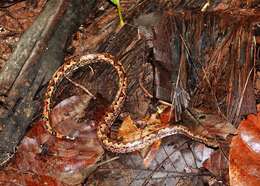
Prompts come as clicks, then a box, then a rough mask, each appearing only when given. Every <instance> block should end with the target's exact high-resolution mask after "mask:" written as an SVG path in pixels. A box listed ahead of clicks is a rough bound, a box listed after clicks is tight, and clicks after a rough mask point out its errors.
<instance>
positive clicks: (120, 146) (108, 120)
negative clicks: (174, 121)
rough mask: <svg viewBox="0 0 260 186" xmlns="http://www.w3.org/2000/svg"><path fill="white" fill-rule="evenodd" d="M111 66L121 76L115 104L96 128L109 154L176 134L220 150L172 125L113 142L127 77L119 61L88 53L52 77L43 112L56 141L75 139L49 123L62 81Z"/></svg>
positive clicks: (199, 137)
mask: <svg viewBox="0 0 260 186" xmlns="http://www.w3.org/2000/svg"><path fill="white" fill-rule="evenodd" d="M98 62H103V63H108V64H110V65H112V66H113V67H114V69H115V70H116V72H117V75H118V77H119V85H118V91H117V93H116V96H115V98H114V101H113V102H112V103H111V105H110V108H109V109H108V111H107V112H106V113H105V114H104V117H103V119H102V120H101V121H100V123H99V125H98V127H97V136H98V139H99V140H100V142H101V143H102V145H103V146H104V147H105V148H106V149H107V150H109V151H112V152H116V153H127V152H132V151H136V150H139V149H142V148H144V147H146V146H148V145H151V144H152V143H154V142H155V141H156V140H159V139H162V138H164V137H166V136H170V135H173V134H182V135H185V136H187V137H189V138H192V139H193V140H196V141H199V142H202V143H204V144H206V145H208V146H212V147H217V146H218V144H217V142H216V141H213V140H209V139H208V138H206V137H204V136H202V135H197V134H194V133H193V132H192V131H190V130H189V129H188V128H187V127H184V126H171V127H167V128H162V129H160V130H159V131H156V132H154V133H151V134H148V135H147V136H145V137H143V138H140V139H137V140H135V141H132V142H127V143H124V142H119V141H115V140H112V139H111V138H110V137H109V131H110V127H111V125H112V124H113V122H114V121H115V119H116V118H117V116H118V115H119V113H120V110H121V108H122V106H123V104H124V101H125V99H126V91H127V77H126V73H125V70H124V68H123V65H122V64H121V63H120V61H118V60H116V59H115V58H114V57H113V56H111V55H109V54H88V55H84V56H81V57H80V59H79V61H69V62H68V63H65V64H63V65H62V66H61V67H60V68H59V69H58V70H57V71H56V72H55V73H54V75H53V77H52V79H51V80H50V82H49V85H48V87H47V92H46V94H45V100H44V109H43V120H44V121H45V122H46V124H45V127H46V129H47V130H48V131H49V132H50V133H51V134H52V135H54V136H56V137H57V138H62V139H70V140H73V139H74V138H73V137H70V136H65V135H62V134H60V133H58V132H56V131H55V130H54V129H53V128H52V126H51V121H50V113H51V108H52V98H53V95H54V93H55V90H56V88H57V87H58V85H59V83H60V82H61V80H62V79H63V78H64V77H65V76H67V75H69V74H71V73H72V72H74V71H75V70H77V69H78V68H80V67H82V66H85V65H89V64H93V63H98Z"/></svg>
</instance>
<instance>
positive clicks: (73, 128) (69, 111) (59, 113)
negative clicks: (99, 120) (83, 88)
mask: <svg viewBox="0 0 260 186" xmlns="http://www.w3.org/2000/svg"><path fill="white" fill-rule="evenodd" d="M90 99H91V97H90V96H88V95H82V96H71V97H69V98H67V99H65V100H63V101H61V102H60V103H59V104H58V105H56V106H55V107H54V108H53V110H52V112H51V121H52V126H53V128H54V129H55V130H56V131H58V132H60V133H62V134H64V135H68V136H73V137H77V136H78V135H79V131H80V130H81V128H82V127H83V126H84V125H79V124H78V123H77V122H73V121H72V120H74V121H77V120H79V119H80V118H82V117H83V116H84V115H85V113H84V110H85V109H86V107H87V105H88V103H89V101H90ZM73 124H74V125H73Z"/></svg>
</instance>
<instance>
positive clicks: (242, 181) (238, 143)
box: [229, 113, 260, 186]
mask: <svg viewBox="0 0 260 186" xmlns="http://www.w3.org/2000/svg"><path fill="white" fill-rule="evenodd" d="M238 131H239V135H238V136H235V137H233V139H232V143H231V146H230V154H229V161H230V166H229V176H230V185H231V186H235V185H236V186H237V185H238V186H256V185H259V183H260V148H259V147H260V137H259V136H260V113H258V114H257V115H253V114H251V115H249V116H248V117H247V119H246V120H243V121H241V123H240V125H239V128H238Z"/></svg>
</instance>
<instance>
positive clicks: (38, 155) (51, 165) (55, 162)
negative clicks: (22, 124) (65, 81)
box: [0, 96, 104, 185]
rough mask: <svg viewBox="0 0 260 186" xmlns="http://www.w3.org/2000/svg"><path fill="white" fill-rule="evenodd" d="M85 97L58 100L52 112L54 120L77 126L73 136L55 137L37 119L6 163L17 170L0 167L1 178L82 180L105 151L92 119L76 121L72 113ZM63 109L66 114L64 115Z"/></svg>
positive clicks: (78, 110)
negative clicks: (0, 168) (34, 177)
mask: <svg viewBox="0 0 260 186" xmlns="http://www.w3.org/2000/svg"><path fill="white" fill-rule="evenodd" d="M84 101H85V102H86V100H82V97H76V96H73V97H71V98H68V99H67V100H64V101H62V102H61V103H60V104H58V105H57V106H56V107H55V108H54V110H55V114H53V113H52V115H53V117H54V121H55V122H59V124H60V125H64V127H65V128H66V127H71V126H73V127H74V129H75V128H76V129H77V131H78V135H77V136H78V138H77V139H76V140H74V141H66V140H60V139H57V138H55V137H54V136H52V135H50V134H49V133H48V132H47V130H45V129H44V124H45V123H44V122H38V123H36V124H35V125H34V126H33V128H32V129H31V130H30V131H29V132H28V136H26V137H25V138H24V139H23V140H22V142H21V144H20V145H19V147H18V150H17V153H16V156H15V159H14V161H13V162H12V163H11V164H9V167H7V168H9V169H10V168H12V169H15V170H17V171H16V172H12V175H10V173H11V172H10V171H8V169H4V170H2V171H1V172H0V176H3V179H2V180H4V179H7V180H8V178H9V177H16V175H19V176H17V183H21V184H23V185H41V183H46V184H47V185H66V184H69V185H75V184H80V183H82V182H83V181H84V180H85V178H86V175H87V174H89V171H91V170H92V171H93V168H95V166H96V162H97V161H99V160H100V158H101V157H102V155H103V153H104V150H103V148H102V146H101V144H100V143H99V141H98V139H97V136H96V130H95V125H94V124H93V122H92V123H91V122H86V121H85V122H81V123H78V122H76V121H75V117H77V116H78V114H80V113H81V112H83V110H84V108H85V107H86V105H84V104H85V103H84ZM87 101H88V100H87ZM65 112H68V113H69V114H66V115H64V113H65ZM54 125H55V123H54ZM73 127H72V128H73ZM21 172H22V173H23V174H22V173H21ZM24 172H26V173H27V174H32V175H35V176H36V177H37V178H38V179H31V177H27V175H25V174H24ZM27 179H28V180H29V181H28V184H24V180H26V181H27ZM39 180H40V181H39ZM0 183H1V177H0ZM26 183H27V182H26ZM61 183H62V184H61ZM42 185H44V184H42Z"/></svg>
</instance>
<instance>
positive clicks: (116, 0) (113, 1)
mask: <svg viewBox="0 0 260 186" xmlns="http://www.w3.org/2000/svg"><path fill="white" fill-rule="evenodd" d="M110 1H111V2H112V3H113V4H114V5H116V6H119V0H110Z"/></svg>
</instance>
